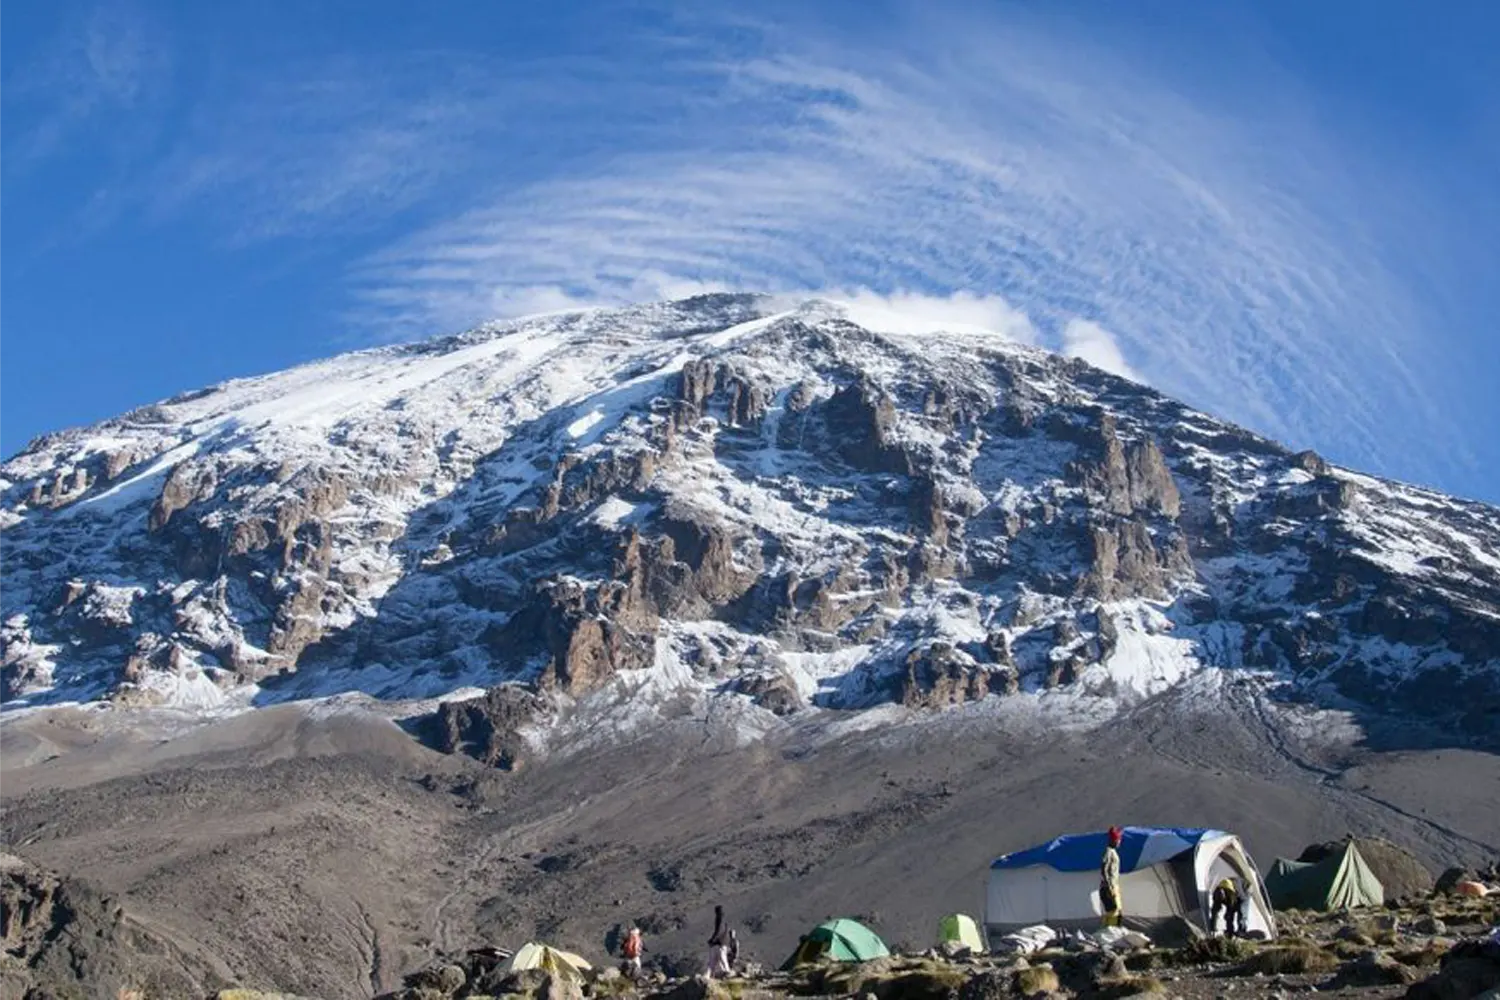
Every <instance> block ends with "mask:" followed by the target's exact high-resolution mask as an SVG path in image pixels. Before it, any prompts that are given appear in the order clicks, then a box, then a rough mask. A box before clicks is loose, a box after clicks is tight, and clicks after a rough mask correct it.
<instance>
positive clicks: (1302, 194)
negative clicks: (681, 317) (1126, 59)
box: [356, 22, 1466, 467]
mask: <svg viewBox="0 0 1500 1000" xmlns="http://www.w3.org/2000/svg"><path fill="white" fill-rule="evenodd" d="M929 27H932V28H933V30H938V29H939V28H943V27H944V26H929ZM961 27H962V28H963V29H964V30H961V31H954V30H952V28H953V26H952V25H949V26H946V29H945V30H948V31H949V33H948V34H946V35H944V36H943V37H942V38H941V39H940V41H941V44H940V45H937V44H934V39H933V37H932V35H931V34H930V32H928V33H922V32H917V33H913V34H912V35H911V36H910V37H909V38H908V39H906V40H903V39H899V38H892V37H888V38H884V39H880V40H876V41H872V40H870V39H861V41H860V44H859V45H857V46H855V47H852V48H847V49H846V48H844V47H841V46H840V45H839V44H838V43H836V42H833V41H828V40H826V39H824V40H821V41H820V40H816V39H814V40H811V41H809V40H808V39H807V38H794V37H792V36H790V35H778V34H777V33H775V32H774V31H766V32H764V33H762V34H761V35H760V36H759V44H758V45H756V46H750V47H749V48H750V49H751V51H748V52H746V51H744V50H743V49H744V47H742V48H741V50H740V51H739V52H738V53H737V55H736V56H734V57H732V58H731V57H729V56H727V55H724V54H721V53H712V54H711V55H710V56H709V57H701V56H700V61H699V66H700V69H701V71H702V72H703V73H704V74H705V76H706V77H707V78H708V79H709V80H710V81H711V85H710V86H708V87H705V88H703V90H704V92H705V93H708V94H711V95H712V96H711V100H710V105H709V107H710V112H711V113H710V114H709V115H708V120H709V121H710V122H713V121H718V122H722V123H734V124H735V127H723V128H715V127H711V126H709V127H705V125H704V122H703V119H702V117H701V114H700V113H701V111H702V108H701V107H697V108H694V109H693V111H694V113H693V115H690V116H685V117H684V120H683V121H682V122H681V124H682V126H683V127H682V128H681V129H680V130H679V131H678V134H676V135H674V136H672V137H671V141H668V142H665V143H647V142H628V141H627V142H625V143H623V144H619V145H617V150H619V151H618V152H617V153H616V155H614V156H612V157H611V158H610V159H609V160H608V161H607V162H606V163H600V164H596V165H592V166H591V167H585V168H583V169H578V170H574V171H572V172H570V173H566V174H564V175H561V176H558V175H554V176H552V177H550V178H548V179H546V180H542V181H538V182H536V183H530V184H526V185H523V186H520V187H514V188H508V189H504V190H495V191H492V192H490V193H489V194H488V196H487V197H485V198H484V199H483V200H482V201H480V203H478V204H477V205H476V206H475V207H473V208H471V209H470V210H468V211H466V212H464V213H462V214H460V215H458V216H457V217H454V218H450V219H447V220H444V221H440V222H437V223H435V224H432V225H430V226H428V227H426V228H424V229H422V230H421V231H419V232H417V233H415V234H413V235H411V236H410V237H408V238H405V239H402V240H401V241H399V242H397V243H395V244H394V245H392V246H390V247H389V248H388V249H386V250H385V251H384V252H382V253H379V254H377V255H375V256H374V257H372V258H371V259H370V260H368V261H367V262H366V263H365V264H364V265H363V266H362V267H361V268H360V269H359V270H358V271H357V272H356V282H357V287H358V295H359V299H360V303H361V309H360V311H359V313H358V315H359V316H360V318H361V320H363V321H366V322H374V323H379V324H385V325H387V327H388V328H390V329H393V330H394V331H396V332H397V333H398V334H405V335H411V334H416V333H422V332H428V331H431V330H434V329H444V328H453V327H461V326H465V325H468V324H470V323H472V322H475V321H477V320H479V319H481V318H486V317H489V316H492V315H496V314H504V313H509V312H516V311H520V310H522V309H524V308H527V307H529V305H530V304H531V303H532V302H533V301H534V300H535V298H536V296H537V295H538V294H539V290H544V291H545V293H546V296H547V297H548V299H549V301H551V302H553V303H558V302H567V301H572V302H588V303H609V302H623V301H632V300H637V299H640V298H644V297H651V296H653V295H656V294H659V293H661V292H663V291H665V290H667V289H669V288H671V287H673V286H674V285H677V286H681V285H684V284H688V285H701V286H726V287H735V288H747V289H755V290H767V291H807V292H828V291H834V292H836V291H837V290H839V289H861V288H862V289H869V290H871V292H872V293H874V294H890V293H892V292H899V291H901V290H914V291H917V292H919V293H922V294H927V295H934V294H952V293H955V292H964V293H967V294H977V295H983V296H992V297H996V298H998V299H1000V300H1002V301H1005V302H1006V303H1008V308H1010V309H1013V310H1015V311H1018V312H1019V313H1024V314H1025V317H1026V319H1027V323H1028V324H1029V325H1030V326H1031V327H1032V328H1033V329H1034V330H1035V332H1036V339H1038V340H1039V341H1040V342H1041V343H1043V344H1044V345H1046V346H1050V347H1052V348H1054V349H1060V350H1069V351H1071V352H1072V353H1076V354H1079V355H1080V356H1083V357H1086V358H1088V359H1089V360H1091V361H1094V362H1095V363H1099V364H1102V365H1104V366H1105V367H1111V368H1113V369H1114V370H1116V371H1119V372H1122V373H1127V374H1129V375H1131V376H1132V377H1135V378H1139V379H1144V380H1149V381H1151V382H1152V383H1153V384H1155V385H1157V386H1159V387H1161V388H1163V389H1165V390H1167V391H1169V392H1172V393H1174V394H1177V395H1179V396H1182V397H1184V398H1186V399H1188V400H1190V401H1192V402H1194V403H1196V404H1198V405H1201V406H1204V407H1206V408H1209V409H1212V410H1214V411H1216V412H1219V413H1221V414H1224V415H1227V416H1229V417H1231V418H1234V419H1238V420H1240V421H1241V422H1244V423H1246V424H1248V425H1250V426H1253V427H1255V428H1257V429H1259V430H1262V431H1265V432H1268V433H1271V434H1273V435H1277V436H1280V437H1283V438H1285V439H1287V440H1289V441H1292V442H1299V443H1300V442H1306V441H1308V440H1309V439H1313V440H1317V441H1319V442H1321V443H1323V444H1324V445H1325V446H1326V447H1328V448H1330V449H1331V450H1333V451H1334V452H1335V453H1336V454H1337V455H1338V456H1339V457H1341V458H1342V459H1344V460H1345V461H1350V462H1356V463H1367V464H1373V465H1376V466H1377V467H1379V463H1380V460H1381V458H1382V456H1383V455H1388V454H1390V452H1391V451H1392V449H1393V447H1394V448H1403V447H1408V446H1411V447H1415V446H1416V443H1417V442H1418V441H1421V442H1423V443H1424V446H1427V447H1431V442H1432V441H1433V440H1435V439H1436V440H1443V441H1449V442H1453V443H1452V444H1445V445H1442V446H1439V447H1440V448H1441V449H1445V450H1447V451H1448V454H1446V455H1444V456H1442V459H1441V460H1442V461H1445V462H1451V463H1456V464H1458V463H1462V462H1464V461H1466V455H1465V454H1464V453H1463V449H1462V447H1461V445H1459V444H1457V443H1456V439H1454V438H1451V437H1445V436H1444V435H1443V433H1442V430H1441V421H1440V419H1439V417H1438V416H1437V415H1436V413H1437V411H1436V407H1435V405H1434V403H1433V401H1432V400H1431V398H1429V397H1428V395H1427V394H1426V389H1425V382H1424V379H1423V377H1422V372H1420V371H1419V370H1417V369H1418V367H1419V366H1420V363H1421V360H1422V359H1421V354H1422V352H1421V351H1420V350H1419V349H1418V348H1419V345H1417V344H1415V343H1414V342H1413V339H1412V338H1413V334H1414V331H1415V330H1416V329H1417V328H1418V326H1419V324H1417V323H1416V321H1415V319H1414V317H1415V310H1414V308H1413V306H1412V303H1411V301H1410V299H1409V297H1408V295H1407V294H1406V293H1405V291H1404V290H1403V288H1402V286H1401V283H1400V282H1399V281H1396V280H1394V279H1393V277H1392V276H1391V274H1390V271H1389V269H1388V267H1387V266H1386V262H1385V260H1384V259H1383V258H1382V256H1381V254H1380V253H1379V252H1378V251H1377V249H1376V246H1375V241H1374V240H1373V239H1372V238H1370V237H1368V236H1367V235H1366V233H1365V227H1364V226H1363V224H1362V222H1361V212H1362V211H1363V206H1362V205H1361V204H1360V194H1361V191H1360V187H1359V179H1358V178H1356V177H1352V176H1350V174H1349V173H1348V172H1347V171H1346V170H1345V169H1344V167H1343V165H1342V161H1341V160H1340V159H1339V157H1338V156H1337V155H1336V152H1335V151H1333V150H1330V149H1328V148H1326V147H1325V145H1324V143H1323V141H1322V139H1321V138H1320V137H1319V135H1318V133H1317V132H1316V130H1315V129H1314V128H1313V127H1312V126H1311V125H1310V124H1308V123H1304V122H1301V121H1299V120H1298V119H1297V118H1296V117H1295V116H1291V117H1288V116H1287V115H1286V114H1283V113H1281V112H1280V111H1279V110H1278V112H1277V114H1276V116H1275V117H1273V118H1269V119H1266V120H1256V119H1254V118H1249V119H1245V118H1240V119H1230V118H1226V117H1224V116H1220V115H1216V114H1214V113H1212V111H1211V110H1207V109H1203V108H1199V107H1196V106H1194V105H1192V104H1191V103H1189V102H1187V101H1185V100H1183V99H1182V98H1180V97H1178V96H1177V95H1176V94H1175V93H1174V92H1173V91H1171V90H1170V89H1168V88H1165V87H1163V86H1162V85H1160V84H1159V83H1156V82H1153V80H1152V79H1151V78H1150V76H1149V75H1147V74H1144V73H1142V72H1140V71H1138V70H1135V69H1133V68H1131V67H1129V66H1127V65H1124V64H1122V63H1120V62H1119V61H1118V60H1117V59H1115V58H1114V57H1112V56H1110V55H1108V54H1107V53H1104V52H1101V51H1097V50H1094V49H1091V48H1089V47H1087V46H1079V45H1076V44H1074V43H1073V42H1072V41H1071V40H1064V41H1059V40H1058V39H1056V38H1054V37H1051V36H1049V35H1048V34H1046V33H1039V32H1038V31H1036V30H1034V29H1027V28H1020V27H1015V26H1009V25H997V24H986V23H976V22H969V23H966V24H965V25H962V26H961ZM933 52H941V53H942V56H941V58H937V59H934V58H932V53H933ZM624 99H629V95H628V94H627V95H626V97H625V98H624ZM658 110H659V112H660V113H661V114H663V115H671V114H673V113H674V111H673V109H672V108H671V107H670V106H660V107H659V108H658ZM745 123H753V127H750V126H749V125H746V124H745ZM627 139H628V136H627ZM1393 409H1394V410H1399V411H1401V412H1403V413H1404V414H1406V415H1407V417H1408V419H1407V420H1406V421H1405V422H1404V424H1403V426H1402V427H1401V428H1395V429H1393V428H1392V427H1391V426H1390V423H1389V420H1388V419H1387V418H1388V416H1389V414H1390V413H1391V412H1392V411H1393ZM1393 434H1394V435H1398V436H1399V435H1402V434H1409V435H1410V437H1409V438H1408V439H1406V440H1402V441H1397V442H1394V443H1393V442H1392V441H1391V437H1392V435H1393Z"/></svg>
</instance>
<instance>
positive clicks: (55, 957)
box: [0, 854, 220, 997]
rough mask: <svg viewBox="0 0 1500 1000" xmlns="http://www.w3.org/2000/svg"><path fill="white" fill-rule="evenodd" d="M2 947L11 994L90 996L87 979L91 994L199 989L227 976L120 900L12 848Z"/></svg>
mask: <svg viewBox="0 0 1500 1000" xmlns="http://www.w3.org/2000/svg"><path fill="white" fill-rule="evenodd" d="M0 946H3V948H4V954H5V958H6V961H5V963H4V964H3V965H0V993H3V994H4V995H5V996H7V997H23V996H24V997H33V996H35V997H51V996H82V995H83V994H82V993H79V992H78V987H79V984H80V983H82V984H87V986H88V989H89V990H90V991H93V992H91V993H90V994H89V995H91V996H111V997H112V996H115V995H116V994H117V991H124V990H128V989H134V990H145V989H150V990H151V991H153V992H154V993H156V994H157V995H162V996H196V995H199V994H201V993H202V992H204V990H205V989H206V988H208V987H209V986H211V985H215V984H216V982H218V981H220V980H219V979H218V977H217V976H216V975H215V974H214V973H213V972H211V971H209V970H207V969H206V968H204V967H203V965H202V964H201V963H200V962H198V961H196V960H194V959H192V958H190V957H188V956H187V955H185V954H184V953H183V952H181V951H180V950H179V949H177V948H176V947H175V946H174V945H173V944H172V943H171V942H169V941H166V940H163V939H162V938H160V937H159V936H158V935H156V934H154V933H152V932H150V931H148V930H145V929H144V928H142V927H141V926H139V925H138V924H136V923H135V921H134V920H132V919H131V918H130V917H129V916H128V915H127V914H126V912H125V910H124V909H123V908H122V907H121V906H120V904H119V903H118V902H117V901H115V900H113V899H110V898H108V897H105V896H102V895H100V894H99V893H98V892H96V891H95V890H94V889H92V888H90V887H89V886H88V885H87V884H85V883H82V882H79V881H78V880H76V879H73V878H65V877H62V876H59V875H58V874H56V873H54V872H50V871H47V870H45V869H42V868H39V867H37V866H36V865H33V864H31V863H30V862H27V861H25V860H23V859H21V858H18V857H16V856H15V855H12V854H0ZM119 995H124V993H123V992H122V993H120V994H119Z"/></svg>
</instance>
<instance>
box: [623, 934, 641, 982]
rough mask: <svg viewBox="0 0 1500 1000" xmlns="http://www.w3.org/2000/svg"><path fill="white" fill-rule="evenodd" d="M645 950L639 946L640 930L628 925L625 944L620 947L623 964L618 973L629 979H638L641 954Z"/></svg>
mask: <svg viewBox="0 0 1500 1000" xmlns="http://www.w3.org/2000/svg"><path fill="white" fill-rule="evenodd" d="M644 950H645V948H644V946H643V945H642V944H641V929H640V928H639V927H637V926H635V925H634V924H631V925H630V930H629V932H627V933H626V935H625V943H624V944H622V945H620V954H621V955H622V956H623V957H624V959H625V964H624V965H623V966H622V967H621V969H620V971H621V972H623V973H625V975H627V976H629V977H630V978H631V979H639V978H640V976H641V952H642V951H644Z"/></svg>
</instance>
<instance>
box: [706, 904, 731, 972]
mask: <svg viewBox="0 0 1500 1000" xmlns="http://www.w3.org/2000/svg"><path fill="white" fill-rule="evenodd" d="M729 972H730V969H729V929H728V928H726V927H725V926H724V907H722V906H715V907H714V934H713V937H711V938H709V939H708V978H709V979H720V978H723V977H724V976H727V975H729Z"/></svg>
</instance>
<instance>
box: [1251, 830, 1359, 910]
mask: <svg viewBox="0 0 1500 1000" xmlns="http://www.w3.org/2000/svg"><path fill="white" fill-rule="evenodd" d="M1266 894H1267V895H1269V896H1270V897H1271V905H1273V906H1275V907H1276V908H1277V909H1278V910H1292V909H1296V910H1341V909H1344V908H1345V907H1353V906H1380V905H1382V904H1383V903H1384V902H1385V887H1384V886H1382V885H1381V884H1380V879H1378V878H1376V877H1375V873H1374V872H1372V871H1371V870H1370V866H1369V865H1368V864H1366V863H1365V859H1364V858H1363V857H1362V856H1361V855H1360V853H1359V848H1357V847H1355V846H1354V843H1353V841H1349V842H1347V843H1345V844H1344V845H1343V846H1342V847H1341V848H1340V849H1339V850H1336V851H1333V852H1332V853H1330V854H1329V855H1328V856H1327V857H1325V858H1324V859H1323V860H1322V861H1311V862H1309V861H1290V860H1288V859H1286V858H1277V859H1276V863H1275V864H1273V865H1272V866H1271V870H1270V871H1269V872H1267V873H1266Z"/></svg>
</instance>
